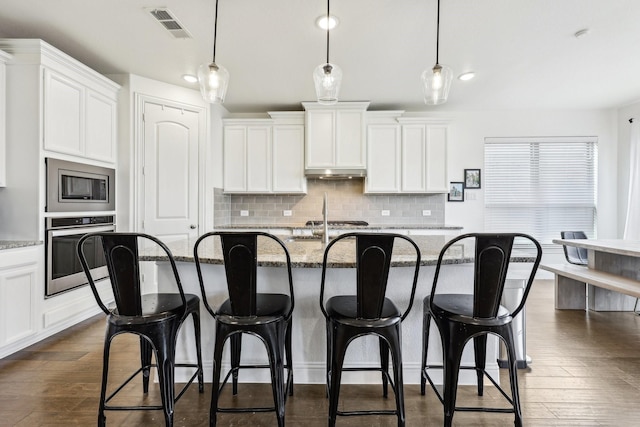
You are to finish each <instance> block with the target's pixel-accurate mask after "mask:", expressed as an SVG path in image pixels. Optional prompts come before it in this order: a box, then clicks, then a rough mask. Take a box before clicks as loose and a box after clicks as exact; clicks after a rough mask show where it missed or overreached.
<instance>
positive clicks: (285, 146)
mask: <svg viewBox="0 0 640 427" xmlns="http://www.w3.org/2000/svg"><path fill="white" fill-rule="evenodd" d="M306 191H307V179H306V177H305V176H304V126H303V125H274V126H273V192H274V193H305V192H306Z"/></svg>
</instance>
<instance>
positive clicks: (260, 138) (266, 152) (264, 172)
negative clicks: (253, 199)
mask: <svg viewBox="0 0 640 427" xmlns="http://www.w3.org/2000/svg"><path fill="white" fill-rule="evenodd" d="M247 191H248V192H250V193H262V192H269V191H271V126H250V127H248V128H247Z"/></svg>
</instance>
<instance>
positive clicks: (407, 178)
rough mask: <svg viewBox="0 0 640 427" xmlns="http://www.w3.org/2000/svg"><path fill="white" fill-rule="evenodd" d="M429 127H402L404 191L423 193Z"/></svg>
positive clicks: (425, 187) (425, 186)
mask: <svg viewBox="0 0 640 427" xmlns="http://www.w3.org/2000/svg"><path fill="white" fill-rule="evenodd" d="M426 156H427V129H426V126H425V125H404V126H403V127H402V191H403V192H405V193H423V192H425V191H426V190H427V183H426V170H425V168H426Z"/></svg>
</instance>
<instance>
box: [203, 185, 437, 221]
mask: <svg viewBox="0 0 640 427" xmlns="http://www.w3.org/2000/svg"><path fill="white" fill-rule="evenodd" d="M363 190H364V180H362V179H353V180H330V181H326V180H321V179H309V180H308V181H307V194H302V195H286V194H272V195H262V194H248V195H239V194H234V195H225V194H223V192H222V189H219V188H216V189H215V190H214V215H215V217H214V218H215V219H214V225H215V226H223V225H227V224H231V225H243V224H276V225H300V224H304V223H305V222H306V221H308V220H318V219H322V198H323V194H324V192H325V191H326V192H327V194H328V197H329V219H330V220H364V221H367V222H369V223H370V224H444V204H445V200H446V194H390V195H372V194H364V193H363ZM243 210H244V211H248V212H249V216H240V211H243ZM285 210H290V211H291V214H292V215H291V216H284V215H283V211H285ZM383 210H387V211H389V216H382V211H383ZM423 210H429V211H431V215H430V216H423V215H422V211H423Z"/></svg>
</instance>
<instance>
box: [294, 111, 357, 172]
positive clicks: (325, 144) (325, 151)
mask: <svg viewBox="0 0 640 427" xmlns="http://www.w3.org/2000/svg"><path fill="white" fill-rule="evenodd" d="M302 105H303V106H304V108H305V110H306V112H305V155H306V159H305V167H306V168H307V169H364V168H365V166H366V163H367V146H366V138H365V114H366V110H367V107H368V106H369V103H368V102H343V103H338V104H336V105H321V104H318V103H315V102H303V103H302Z"/></svg>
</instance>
